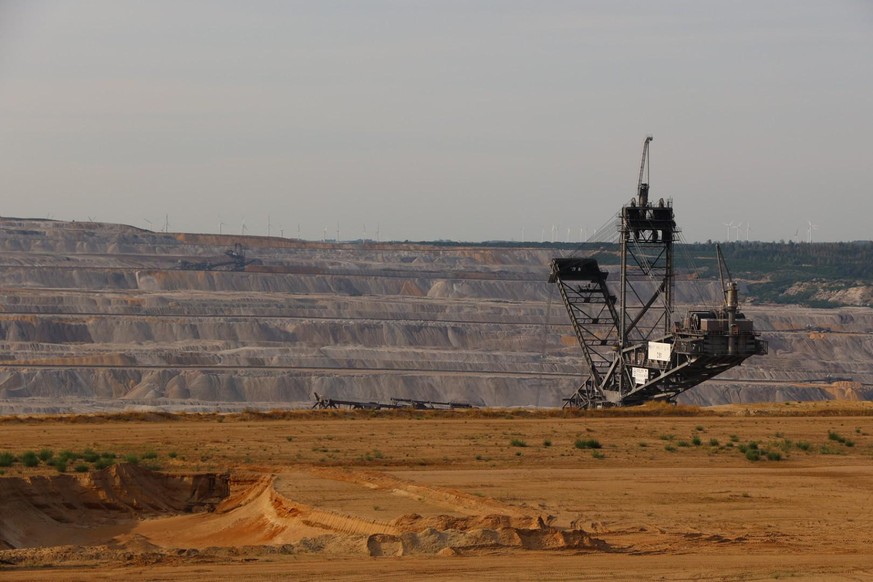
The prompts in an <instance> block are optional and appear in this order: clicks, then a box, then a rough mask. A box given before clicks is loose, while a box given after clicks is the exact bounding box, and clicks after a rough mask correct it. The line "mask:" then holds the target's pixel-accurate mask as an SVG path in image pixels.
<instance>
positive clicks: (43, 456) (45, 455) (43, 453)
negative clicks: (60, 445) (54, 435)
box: [36, 449, 55, 463]
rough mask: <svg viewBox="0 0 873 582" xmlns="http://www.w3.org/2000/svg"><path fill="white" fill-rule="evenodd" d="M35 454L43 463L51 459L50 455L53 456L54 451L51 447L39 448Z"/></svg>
mask: <svg viewBox="0 0 873 582" xmlns="http://www.w3.org/2000/svg"><path fill="white" fill-rule="evenodd" d="M36 456H38V457H39V460H40V461H42V462H43V463H48V462H49V461H51V460H52V457H54V456H55V452H54V451H53V450H51V449H41V450H40V451H39V452H38V453H37V454H36Z"/></svg>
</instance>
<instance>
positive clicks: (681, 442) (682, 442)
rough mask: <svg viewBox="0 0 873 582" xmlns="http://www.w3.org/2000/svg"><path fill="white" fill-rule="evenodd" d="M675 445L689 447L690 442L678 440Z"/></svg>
mask: <svg viewBox="0 0 873 582" xmlns="http://www.w3.org/2000/svg"><path fill="white" fill-rule="evenodd" d="M676 446H677V447H690V446H691V444H690V443H689V442H688V441H679V442H677V443H676Z"/></svg>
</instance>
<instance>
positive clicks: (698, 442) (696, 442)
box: [691, 435, 703, 447]
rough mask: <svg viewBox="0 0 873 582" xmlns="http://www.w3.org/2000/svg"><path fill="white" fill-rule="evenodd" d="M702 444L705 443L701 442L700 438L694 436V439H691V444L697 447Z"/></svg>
mask: <svg viewBox="0 0 873 582" xmlns="http://www.w3.org/2000/svg"><path fill="white" fill-rule="evenodd" d="M702 443H703V441H701V440H700V437H699V436H697V435H694V438H692V439H691V444H692V445H694V446H695V447H699V446H700V445H701V444H702Z"/></svg>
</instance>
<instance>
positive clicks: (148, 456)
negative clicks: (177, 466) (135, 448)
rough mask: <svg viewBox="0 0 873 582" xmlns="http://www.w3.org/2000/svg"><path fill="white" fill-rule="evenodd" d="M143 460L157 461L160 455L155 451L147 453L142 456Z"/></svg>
mask: <svg viewBox="0 0 873 582" xmlns="http://www.w3.org/2000/svg"><path fill="white" fill-rule="evenodd" d="M142 458H143V459H148V460H152V459H157V458H158V454H157V453H156V452H154V451H146V452H145V453H143V454H142Z"/></svg>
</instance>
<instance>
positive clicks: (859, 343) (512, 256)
mask: <svg viewBox="0 0 873 582" xmlns="http://www.w3.org/2000/svg"><path fill="white" fill-rule="evenodd" d="M237 242H239V243H242V244H243V245H244V247H245V248H246V252H247V253H248V257H249V258H251V259H257V263H256V264H250V265H248V266H247V267H246V270H245V271H242V272H232V271H220V270H212V271H204V270H183V269H181V268H180V265H181V264H182V263H180V261H188V262H198V261H199V262H203V261H207V262H209V261H212V262H218V261H221V260H222V259H223V258H225V259H226V257H224V253H225V251H226V250H228V249H229V248H232V247H233V245H234V243H237ZM0 253H2V256H0V412H2V413H12V412H58V411H82V410H112V409H120V408H126V409H129V408H134V407H145V406H148V407H151V406H160V407H163V408H168V409H188V410H216V409H223V410H233V409H239V408H244V407H254V408H276V407H288V406H293V407H300V406H309V405H311V403H312V397H313V393H315V392H317V393H318V394H320V395H322V396H327V397H332V398H339V399H348V400H365V401H382V402H387V401H389V400H390V398H392V397H396V398H412V399H417V400H437V401H451V400H456V401H463V402H469V403H473V404H476V405H484V406H543V407H554V406H560V404H561V399H562V398H563V397H566V396H568V395H569V394H570V393H572V392H573V391H574V390H575V388H576V387H577V386H578V384H579V382H580V380H581V372H580V371H581V369H582V361H581V350H580V348H579V347H578V346H577V345H576V343H575V338H574V337H573V335H572V329H571V328H570V325H569V319H568V317H567V314H566V313H565V312H564V307H563V304H562V303H561V301H560V298H559V297H558V294H557V292H556V290H555V289H554V288H553V286H552V285H550V284H548V283H547V281H546V279H547V276H548V263H549V260H550V259H551V258H552V257H553V256H560V254H561V253H559V252H557V251H555V250H553V249H542V248H497V247H494V248H492V247H483V246H469V247H464V246H451V247H444V246H439V245H427V244H404V243H375V242H365V243H342V244H330V243H316V242H304V241H297V240H289V239H282V238H277V237H273V238H268V237H251V236H249V237H240V236H231V235H224V236H218V235H194V234H173V233H154V232H150V231H144V230H140V229H136V228H133V227H128V226H123V225H109V224H94V223H67V222H56V221H48V220H21V219H8V218H7V219H0ZM677 279H678V280H677V282H676V297H677V303H678V304H680V309H679V312H682V311H684V309H685V308H686V307H692V306H693V307H695V308H696V307H700V306H701V305H717V304H718V303H719V302H720V300H721V299H720V293H719V286H718V283H717V282H715V281H694V280H690V278H687V277H682V276H681V274H680V276H679V277H677ZM742 309H743V311H744V312H745V313H746V315H747V316H748V317H750V318H752V319H754V321H755V326H756V328H758V329H759V330H761V331H762V335H763V337H764V339H766V340H767V341H768V342H769V344H770V355H769V356H766V357H755V358H751V359H750V360H748V361H747V362H746V363H745V364H744V365H743V366H741V367H739V368H736V369H734V370H731V371H730V372H729V373H727V374H724V375H723V376H720V377H718V378H717V379H715V380H712V381H710V382H707V383H706V384H704V385H702V386H699V387H697V388H695V389H693V390H691V391H689V392H687V393H686V394H685V395H683V396H682V397H681V398H682V400H683V401H684V402H690V403H696V404H722V403H730V402H750V401H767V400H812V399H830V398H849V399H873V309H869V308H860V307H855V308H848V307H847V308H839V309H806V308H797V307H791V306H788V307H786V306H778V307H774V306H763V305H762V306H758V305H745V306H743V307H742Z"/></svg>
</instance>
